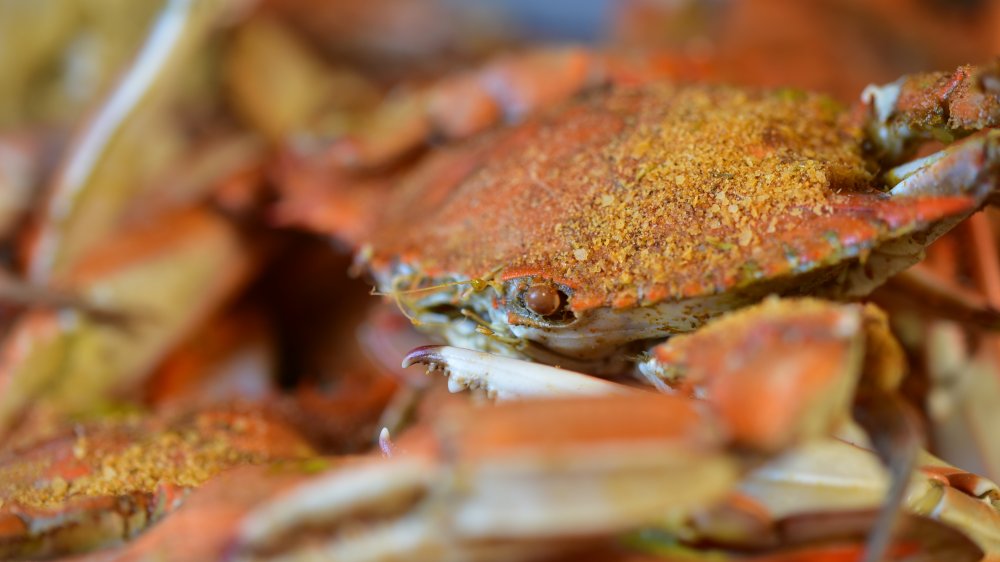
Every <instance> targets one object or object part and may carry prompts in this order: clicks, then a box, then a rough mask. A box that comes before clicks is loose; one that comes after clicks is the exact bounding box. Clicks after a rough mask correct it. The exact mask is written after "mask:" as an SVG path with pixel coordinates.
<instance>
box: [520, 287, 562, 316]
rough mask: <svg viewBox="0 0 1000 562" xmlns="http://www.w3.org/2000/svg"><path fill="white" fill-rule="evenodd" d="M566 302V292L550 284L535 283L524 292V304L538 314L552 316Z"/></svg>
mask: <svg viewBox="0 0 1000 562" xmlns="http://www.w3.org/2000/svg"><path fill="white" fill-rule="evenodd" d="M565 304H566V294H565V293H563V292H562V291H560V290H559V289H557V288H555V287H553V286H552V285H546V284H543V283H535V284H534V285H532V286H530V287H528V290H527V291H525V292H524V306H526V307H528V310H530V311H532V312H534V313H535V314H538V315H539V316H552V315H553V314H555V313H557V312H559V311H560V310H561V309H562V307H563V306H565Z"/></svg>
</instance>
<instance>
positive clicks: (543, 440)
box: [231, 393, 737, 561]
mask: <svg viewBox="0 0 1000 562" xmlns="http://www.w3.org/2000/svg"><path fill="white" fill-rule="evenodd" d="M433 429H434V435H435V438H436V439H435V443H434V444H433V445H432V446H431V447H429V448H428V449H430V450H419V451H413V450H410V451H409V452H403V453H402V454H400V455H394V456H393V457H392V458H391V459H380V460H372V461H369V462H364V463H359V464H354V465H350V466H347V467H339V468H338V469H336V470H334V471H331V472H330V473H327V474H325V475H322V476H320V477H318V478H314V479H312V480H311V481H309V482H307V483H305V484H304V485H302V486H300V487H298V488H296V489H293V490H291V491H289V492H288V493H286V494H283V495H281V496H279V497H276V498H274V499H273V500H271V501H269V502H266V503H265V504H264V505H261V506H260V508H259V509H257V510H256V511H255V512H254V513H252V514H250V516H249V517H247V518H246V519H245V520H244V521H243V524H242V525H241V526H240V528H239V531H238V534H237V537H236V539H235V541H234V543H233V548H232V550H231V553H232V554H233V559H237V560H258V559H273V558H272V557H274V556H275V554H277V553H280V556H278V558H280V559H282V560H312V559H323V560H326V559H335V560H352V561H360V560H456V561H458V560H462V561H470V560H472V561H484V560H528V559H537V558H538V557H539V556H540V555H546V554H551V553H553V552H558V551H561V550H567V549H570V550H571V549H573V548H579V546H578V544H586V541H588V540H591V539H593V538H599V537H607V536H611V535H614V534H615V533H619V532H622V531H624V530H627V529H630V528H634V527H636V526H638V525H641V524H643V523H645V522H648V521H653V520H657V519H660V518H662V517H663V514H665V513H676V514H682V515H683V514H685V513H688V512H691V511H693V510H695V509H699V508H700V507H702V506H704V505H709V504H711V503H713V502H714V501H716V500H718V499H719V498H721V497H722V495H724V494H725V493H726V491H727V490H729V489H731V487H732V485H733V484H734V483H735V478H736V475H737V472H736V463H735V462H734V459H733V458H732V455H730V454H728V453H726V452H725V451H724V450H723V449H722V448H721V447H720V445H721V440H720V439H721V434H720V433H719V432H718V431H717V429H716V428H715V427H714V424H713V423H712V419H711V417H710V415H708V413H707V412H706V411H705V410H704V409H702V408H700V407H698V405H697V404H696V403H694V402H693V401H690V400H685V399H681V398H677V397H670V396H662V395H657V394H652V393H647V394H633V395H631V396H617V397H598V398H593V397H589V398H564V399H561V400H530V401H524V402H507V403H504V404H498V405H497V406H495V407H492V408H489V409H486V410H482V409H469V408H465V407H460V408H452V409H446V410H445V411H443V412H442V416H441V417H440V419H438V420H436V423H435V424H434V428H433ZM442 453H443V454H442ZM359 517H363V518H364V521H365V523H364V526H363V531H362V532H359V530H360V529H359V528H358V525H357V523H356V521H357V520H358V518H359ZM303 526H305V527H307V528H309V529H312V530H314V531H315V530H323V531H324V533H323V535H322V536H324V537H327V538H326V539H321V540H316V537H317V535H316V534H315V533H312V534H310V533H306V536H305V537H304V539H305V540H304V541H303V540H301V539H302V533H301V529H302V527H303ZM581 541H583V542H582V543H581Z"/></svg>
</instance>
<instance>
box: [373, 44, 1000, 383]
mask: <svg viewBox="0 0 1000 562" xmlns="http://www.w3.org/2000/svg"><path fill="white" fill-rule="evenodd" d="M612 82H613V83H611V84H605V85H604V86H603V87H600V88H595V87H589V88H588V87H586V85H585V84H584V83H583V82H581V83H580V89H582V90H584V92H583V93H581V94H577V95H576V96H575V97H574V98H572V99H570V100H569V101H565V102H563V103H561V104H557V105H556V107H555V108H552V109H550V110H547V111H543V112H540V113H538V114H536V115H535V116H533V117H531V118H528V119H527V120H525V121H524V122H522V123H521V124H519V125H516V126H512V127H507V128H502V129H500V130H495V131H492V132H489V133H485V134H480V135H478V136H476V137H474V138H472V139H471V140H469V141H466V142H463V143H461V144H456V145H453V146H451V147H448V148H445V149H441V150H438V151H436V152H433V153H431V155H430V156H428V157H426V158H424V160H423V161H422V162H421V163H419V164H418V165H417V167H416V169H415V170H414V171H412V172H410V173H409V174H407V175H406V176H405V177H404V179H402V180H401V182H400V183H401V185H400V186H399V188H398V189H399V191H398V192H397V193H396V194H395V195H394V197H393V198H392V199H391V202H390V203H389V204H388V205H387V210H386V212H385V216H384V220H382V222H381V224H380V227H379V228H378V229H377V231H376V233H375V234H374V235H373V236H372V237H371V240H370V241H369V243H368V244H366V245H365V246H364V247H363V248H362V250H361V252H360V254H359V261H360V262H361V263H362V264H364V265H365V266H367V268H368V270H369V271H370V272H371V274H372V275H373V277H374V278H375V280H376V283H377V286H378V289H379V291H381V292H382V293H384V294H387V295H390V296H392V297H393V298H395V299H396V300H397V301H398V302H399V303H400V305H401V307H402V308H403V310H404V311H405V312H406V313H407V314H408V315H409V316H411V318H412V320H414V322H415V323H416V324H417V325H419V326H421V327H423V328H425V329H427V330H429V331H432V332H436V333H437V334H439V335H440V336H442V337H443V338H444V339H446V340H447V341H449V342H450V343H452V344H453V345H457V346H460V347H467V348H475V349H480V350H486V351H492V352H498V353H501V354H505V355H513V356H517V357H522V358H530V359H533V360H536V361H540V362H544V363H549V364H558V365H561V366H565V367H570V368H575V369H580V370H586V371H588V372H604V373H613V372H620V371H621V370H622V368H623V366H624V365H625V364H626V363H627V360H626V357H628V356H629V354H630V353H631V354H632V356H633V357H634V356H635V354H636V352H638V351H639V350H640V349H642V347H643V345H644V344H643V343H642V342H643V341H645V340H653V339H659V338H663V337H666V336H670V335H673V334H677V333H683V332H689V331H692V330H694V329H696V328H698V327H699V326H701V325H702V324H704V322H705V321H706V320H708V319H710V318H712V317H714V316H717V315H719V314H721V313H723V312H725V311H727V310H732V309H735V308H738V307H742V306H745V305H747V304H750V303H752V302H756V301H758V300H760V299H761V298H763V297H764V296H766V295H768V294H774V293H777V294H786V295H787V294H815V295H822V296H829V297H834V298H849V297H857V296H863V295H865V294H867V293H869V292H870V291H871V290H873V289H874V288H875V287H877V286H878V285H879V284H881V283H882V282H883V281H885V280H886V279H887V278H888V277H890V276H891V275H893V274H895V273H898V272H900V271H902V270H904V269H905V268H907V267H908V266H910V265H912V264H914V263H916V262H917V261H919V260H920V259H921V257H922V254H923V248H924V247H925V246H926V245H927V244H929V243H930V242H931V241H933V240H934V239H935V238H937V237H938V236H940V235H941V234H942V233H944V232H945V231H947V230H948V229H949V228H951V227H952V226H953V225H955V224H956V223H958V222H959V221H961V220H963V219H964V218H966V217H967V216H969V215H970V214H972V213H973V212H975V211H976V210H978V209H980V208H981V207H982V206H983V205H984V204H986V202H987V200H988V199H989V198H990V196H991V194H992V193H993V191H994V190H995V189H996V188H997V186H998V184H1000V131H996V130H993V129H991V128H992V127H995V126H997V124H998V123H1000V62H997V61H994V62H993V63H992V64H990V65H986V66H983V67H979V68H974V67H961V68H959V69H957V70H956V71H954V72H950V73H944V72H942V73H928V74H918V75H912V76H906V77H903V78H901V79H900V80H898V81H896V82H894V83H892V84H889V85H885V86H880V87H876V86H872V87H869V88H868V89H866V90H865V92H864V94H863V95H862V103H861V104H860V105H859V106H858V107H857V108H856V109H854V110H852V111H845V110H843V109H842V108H841V107H840V106H839V105H838V104H837V103H836V102H834V101H832V100H831V99H829V98H826V97H824V96H821V95H816V94H809V93H802V92H798V91H793V90H776V91H762V90H753V89H741V88H734V87H727V86H698V85H692V86H678V85H675V84H672V83H664V82H656V81H652V82H645V81H635V80H633V81H631V82H630V83H616V82H614V81H612ZM956 138H961V140H959V141H957V142H954V143H952V144H950V145H949V146H947V147H946V148H944V149H943V150H940V151H938V152H935V153H932V154H930V155H926V156H921V157H919V158H916V159H913V157H914V155H916V154H917V151H918V150H919V149H920V148H921V147H922V146H924V145H925V144H926V141H928V140H937V141H944V142H948V141H950V140H952V139H956Z"/></svg>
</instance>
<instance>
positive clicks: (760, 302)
mask: <svg viewBox="0 0 1000 562" xmlns="http://www.w3.org/2000/svg"><path fill="white" fill-rule="evenodd" d="M279 5H280V3H279ZM295 5H296V3H289V6H295ZM303 5H305V4H303ZM81 6H82V4H81ZM78 8H79V6H78ZM9 9H12V8H9ZM79 9H80V10H83V8H79ZM90 9H95V8H93V7H91V8H90ZM133 9H135V10H137V13H136V14H135V15H136V17H145V18H148V21H150V22H151V23H150V29H151V30H152V31H151V32H150V33H149V35H148V36H147V37H145V38H142V39H141V44H139V45H137V46H136V47H137V53H138V54H137V55H136V58H135V60H134V61H132V62H131V63H129V64H128V65H127V66H126V67H125V69H124V71H123V73H122V74H121V77H120V79H119V81H118V82H117V83H114V82H112V81H110V78H107V77H108V76H110V75H111V74H112V73H111V72H110V71H108V70H107V69H103V70H101V67H99V66H98V67H95V68H98V71H95V72H97V73H98V74H101V73H102V72H103V73H104V74H103V75H104V78H102V80H105V81H106V84H105V85H104V86H101V87H98V86H94V92H93V96H94V98H93V100H92V101H91V103H93V104H94V105H93V107H95V109H93V110H92V111H91V112H90V113H88V115H87V116H86V117H85V118H84V119H83V120H82V121H81V122H79V123H77V124H75V125H74V126H72V127H69V126H66V125H63V126H62V128H60V126H53V127H51V128H48V129H37V128H36V129H25V130H20V131H17V132H4V133H2V134H0V237H2V240H0V242H2V244H3V252H4V253H3V255H2V256H0V258H2V259H3V266H4V268H5V269H4V270H3V271H5V273H3V274H2V275H0V301H2V303H3V304H2V306H3V308H2V309H0V313H3V316H2V317H0V330H2V332H0V335H2V339H0V558H3V559H5V560H6V559H24V560H28V559H39V558H60V557H66V558H67V559H72V560H76V561H85V560H86V561H90V562H96V561H111V560H116V561H124V560H233V561H235V560H288V561H291V560H337V561H341V560H350V561H366V560H371V561H375V560H428V561H439V560H455V561H465V560H469V561H479V560H483V561H486V560H505V561H506V560H581V559H583V560H617V561H622V562H624V561H632V562H638V561H650V562H653V561H657V560H659V561H670V560H678V561H680V560H726V561H729V560H731V561H739V560H756V561H759V562H782V561H783V562H791V561H796V560H828V561H831V562H833V561H848V560H852V561H853V560H865V561H869V562H876V561H879V560H900V561H902V560H906V561H911V562H912V561H918V560H927V561H933V560H955V561H964V560H968V561H977V560H986V559H993V558H996V559H1000V487H998V486H997V484H995V483H994V482H992V481H991V480H990V479H989V478H987V475H991V474H998V472H997V471H998V470H1000V445H998V444H996V443H993V442H992V441H993V440H994V438H993V436H992V433H991V430H992V428H993V427H996V423H993V424H992V425H991V424H990V421H991V420H992V421H994V422H995V421H996V419H995V418H996V414H995V412H997V411H1000V409H998V408H1000V384H998V381H1000V357H997V356H996V353H997V352H1000V344H998V340H996V337H997V336H995V335H994V334H993V333H992V332H995V331H996V330H997V329H998V328H1000V312H998V310H1000V263H998V260H1000V250H998V248H997V236H996V235H995V234H994V232H993V231H992V224H991V222H990V219H989V218H988V217H987V215H986V214H984V213H979V211H981V210H983V209H984V207H987V206H988V205H989V204H990V203H991V202H993V201H995V200H997V196H996V193H997V192H998V190H1000V58H998V59H994V60H991V61H986V62H983V63H981V64H979V65H966V66H961V67H958V68H957V69H951V70H946V71H930V72H924V73H918V74H909V75H905V76H903V77H901V78H899V79H898V80H896V81H895V82H892V83H889V84H885V85H881V86H877V85H872V86H869V87H868V88H866V89H864V91H863V92H860V93H859V96H858V97H859V99H858V102H857V103H856V104H854V105H853V106H850V107H845V106H843V105H842V104H840V103H839V102H837V101H835V100H834V99H833V98H831V97H828V96H826V95H822V94H816V93H808V92H805V91H800V90H797V89H791V88H781V89H768V88H762V87H756V86H751V85H748V86H736V85H724V84H722V83H721V82H723V81H727V80H725V79H726V78H728V76H726V75H725V74H724V73H723V75H722V76H717V75H715V74H713V73H712V71H711V70H710V69H708V68H707V67H706V66H705V65H704V64H703V61H702V62H699V63H694V62H691V61H690V60H686V59H682V58H681V57H674V56H667V55H662V54H661V55H657V56H650V55H648V54H647V55H644V56H637V55H630V56H625V55H623V54H622V53H610V52H605V51H592V50H586V49H582V48H576V47H566V48H549V49H545V50H538V51H523V52H519V53H517V54H508V55H505V56H500V57H495V58H487V59H486V60H485V61H482V62H477V63H470V64H466V65H464V66H463V68H461V69H458V70H455V69H451V68H449V69H447V71H444V72H437V73H428V76H425V77H423V78H422V79H420V80H414V81H413V85H411V86H409V87H406V88H398V89H395V90H392V91H391V92H389V93H385V91H386V87H385V83H388V82H392V80H390V79H389V78H386V77H381V78H379V79H375V78H371V77H366V76H364V75H363V74H361V73H359V72H356V71H355V70H352V69H350V68H347V67H344V66H338V65H335V64H334V63H332V62H331V61H330V60H328V59H323V58H321V57H319V56H317V55H316V54H315V53H313V52H312V51H310V49H309V46H308V44H307V43H306V42H305V41H303V40H302V38H301V37H299V36H297V35H296V34H295V33H293V32H291V31H290V29H291V28H290V27H289V26H288V25H287V24H286V23H282V22H284V21H287V20H282V19H281V18H278V17H276V16H275V13H279V14H280V13H282V12H281V10H282V9H286V10H288V12H287V13H285V14H284V17H286V18H292V19H294V16H295V13H296V12H295V8H294V7H285V8H276V7H274V6H271V5H270V4H267V3H265V5H264V7H263V8H261V10H260V11H254V10H251V9H250V8H248V7H247V6H246V5H241V4H240V3H224V2H197V1H184V0H171V1H167V2H165V3H164V4H163V6H162V7H161V8H160V10H159V11H158V12H156V11H154V10H150V9H148V8H147V9H145V11H146V12H148V13H143V14H139V13H138V12H142V11H143V9H140V8H133ZM309 9H310V10H315V9H316V8H315V6H312V5H311V4H310V5H309ZM24 10H25V12H24V13H23V14H20V17H31V14H30V13H29V12H30V10H28V9H26V8H25V9H24ZM81 14H82V12H81ZM309 14H312V12H311V11H310V12H309ZM0 15H2V12H0ZM66 17H67V18H69V17H70V16H66ZM74 17H78V19H79V21H85V20H87V18H88V17H96V16H94V14H92V13H91V14H90V15H89V16H86V14H84V15H80V14H77V16H74ZM317 18H318V19H322V18H319V16H317ZM3 21H4V20H3V18H2V17H0V31H2V26H3V23H2V22H3ZM7 21H10V20H7ZM77 25H82V24H79V22H76V23H73V22H68V23H67V22H62V23H58V25H57V24H56V23H52V24H51V26H52V27H51V29H49V32H50V35H49V37H50V39H51V40H50V43H51V45H50V46H49V47H45V48H43V47H37V49H36V50H35V51H31V52H28V53H27V54H26V55H25V58H26V61H27V62H25V63H24V65H25V67H26V70H24V71H23V75H24V76H36V75H37V72H36V71H37V69H38V68H47V67H48V66H52V65H53V64H55V63H54V61H53V58H52V57H57V56H62V55H59V53H62V52H64V50H63V49H62V47H65V45H68V44H71V43H73V42H74V41H79V40H80V37H81V36H86V33H85V30H83V28H81V27H74V26H77ZM317 25H320V24H319V23H317ZM47 29H48V28H47ZM109 33H110V32H109ZM2 37H3V34H2V33H0V42H2V40H3V39H2ZM102 37H104V39H102V40H109V41H110V39H108V38H113V37H114V34H113V33H110V34H108V35H104V36H102ZM60 41H62V43H60ZM123 41H125V39H123ZM136 41H139V39H136ZM25 44H26V45H27V44H28V43H25ZM40 44H41V43H38V45H40ZM32 45H35V44H32ZM36 46H37V45H36ZM0 50H2V46H0ZM205 52H207V53H209V54H208V55H204V53H205ZM29 55H31V56H29ZM33 56H34V57H36V58H37V60H35V58H32V57H33ZM32 65H34V66H32ZM220 68H221V69H222V70H221V74H222V75H223V76H224V78H223V79H220V78H219V76H218V75H219V74H220V72H219V69H220ZM15 70H16V69H15ZM10 73H12V74H16V72H15V71H14V70H11V71H10ZM95 76H96V75H95ZM275 76H277V78H275ZM92 78H93V77H92ZM179 78H183V79H179ZM695 78H697V79H699V80H700V81H696V80H695ZM2 79H5V76H4V75H0V80H2ZM67 80H69V79H67ZM94 80H97V78H94ZM97 81H98V82H100V80H97ZM15 82H17V81H16V80H15ZM22 82H24V83H25V84H27V83H28V82H29V80H28V79H27V78H24V79H23V80H22ZM17 83H20V82H17ZM57 86H58V87H57ZM33 87H35V88H42V86H39V85H38V84H35V85H34V86H33ZM44 87H45V88H49V89H48V90H44V91H46V92H49V94H48V95H47V96H46V99H49V98H50V97H52V96H53V95H54V94H52V92H59V91H62V90H61V86H60V85H51V84H49V85H46V86H44ZM105 90H106V91H105ZM30 91H31V90H30V88H28V87H27V86H25V88H24V92H28V93H26V94H24V96H23V99H17V100H14V101H10V100H6V102H9V103H6V104H5V105H0V120H2V119H3V118H4V115H3V112H4V111H6V109H7V106H8V105H11V107H13V106H14V105H16V103H20V104H21V106H19V107H18V108H17V109H16V111H21V112H26V111H29V110H31V111H36V110H37V111H39V112H41V114H43V115H45V116H46V117H49V118H52V120H53V122H57V121H58V120H57V119H55V117H53V116H52V115H50V114H48V113H45V112H46V111H48V110H47V109H45V107H44V104H39V105H33V104H34V103H35V101H34V100H32V99H31V97H32V96H31V95H30ZM38 91H42V90H38ZM11 95H12V96H13V95H14V94H11ZM11 99H12V100H13V99H14V98H13V97H12V98H11ZM53 99H54V98H53ZM15 102H16V103H15ZM66 103H68V102H66ZM60 107H61V106H60ZM220 108H225V109H224V110H223V109H220ZM16 111H15V113H16ZM213 112H214V113H219V112H221V113H223V114H224V116H223V117H219V116H218V115H215V114H214V113H213ZM0 122H2V121H0ZM194 123H197V124H194ZM152 135H156V138H157V139H158V142H157V143H151V142H147V141H148V139H149V138H152ZM154 145H155V146H154ZM39 186H41V187H39ZM136 186H142V187H141V188H137V187H136ZM43 187H44V189H43ZM36 194H41V195H38V196H37V197H36ZM953 229H954V230H953ZM952 230H953V232H952V233H950V234H948V235H947V236H945V234H946V233H948V232H949V231H952ZM304 232H309V233H310V234H304ZM317 234H319V235H320V236H321V237H322V238H323V239H324V240H329V239H332V240H334V241H335V244H336V245H337V246H338V247H340V248H348V249H349V250H350V254H351V257H350V258H345V257H343V255H341V256H340V257H330V255H331V251H330V250H329V248H328V247H326V246H327V245H326V243H325V242H324V243H317V242H316V239H317V238H318V237H317V236H316V235H317ZM942 236H945V237H944V238H942V239H941V240H940V241H938V242H937V244H935V245H934V246H932V247H930V246H931V244H932V243H933V242H935V241H936V240H937V239H938V238H939V237H942ZM306 240H308V241H306ZM929 247H930V248H929ZM963 248H967V249H969V250H968V251H967V252H963ZM925 257H927V258H928V259H926V260H924V258H925ZM921 260H924V261H921ZM918 262H920V263H919V265H918ZM348 269H350V270H351V271H352V272H353V273H354V274H355V276H360V277H362V278H364V279H366V280H371V281H372V283H373V284H374V285H375V289H374V291H373V292H374V293H376V294H377V295H379V296H380V298H375V297H368V296H366V295H364V292H365V290H364V289H362V291H361V292H360V293H359V292H358V291H357V285H356V284H352V282H350V281H347V280H346V279H344V278H343V277H344V276H343V273H344V272H346V271H347V270H348ZM6 271H9V273H6ZM331 272H332V273H331ZM970 286H978V287H979V288H980V289H981V292H977V290H975V289H972V288H970ZM274 295H278V296H274ZM261 301H263V302H267V303H268V304H266V305H261V304H260V302H261ZM369 302H371V303H374V304H372V305H369ZM880 306H881V308H880ZM358 325H360V326H361V327H360V328H358V327H357V326H358ZM414 328H415V330H414ZM289 342H291V343H289ZM303 342H305V343H303ZM331 342H336V343H335V345H334V344H331ZM303 349H309V350H310V351H309V352H308V353H300V352H301V350H303ZM289 350H290V351H289ZM918 355H921V356H920V357H916V356H918ZM400 363H401V364H402V366H400ZM414 365H420V366H424V367H426V371H427V372H428V373H430V375H426V374H425V373H424V372H423V370H415V369H409V367H412V366H414ZM289 371H298V372H305V373H308V374H306V375H302V376H296V377H292V378H291V379H289V380H277V379H278V377H277V375H276V373H279V372H286V373H287V372H289ZM437 372H440V373H443V375H444V376H443V377H441V376H436V375H434V374H433V373H437ZM960 373H961V374H960ZM928 388H929V389H930V390H928ZM991 412H992V413H991ZM928 426H930V429H928ZM928 436H930V437H932V440H933V445H934V446H935V448H934V451H935V452H938V453H940V454H941V455H942V456H945V457H948V458H949V459H960V460H962V461H963V462H959V463H957V464H962V465H963V467H964V468H968V469H974V470H976V471H978V472H984V473H988V474H987V475H978V474H975V473H973V472H969V471H967V470H965V469H963V468H959V467H957V466H953V465H952V464H950V463H949V462H946V461H945V460H942V458H938V456H935V455H934V454H932V453H931V452H929V450H928V444H927V442H926V441H927V440H928ZM969 442H976V443H977V444H978V445H981V446H980V447H977V448H974V450H973V451H972V452H969V450H967V449H966V448H963V447H962V444H965V443H969ZM965 461H967V462H968V463H969V466H965Z"/></svg>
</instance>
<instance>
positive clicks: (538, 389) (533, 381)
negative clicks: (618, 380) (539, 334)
mask: <svg viewBox="0 0 1000 562" xmlns="http://www.w3.org/2000/svg"><path fill="white" fill-rule="evenodd" d="M416 364H421V365H427V366H428V368H429V370H432V371H433V370H440V371H443V372H444V374H445V375H446V376H447V377H448V389H449V390H451V391H452V392H460V391H462V390H465V389H477V388H480V389H483V390H485V391H486V393H487V395H488V396H489V397H491V398H496V399H497V400H513V399H519V398H540V397H558V396H587V395H606V394H625V393H630V392H634V391H633V390H631V389H630V388H628V387H626V386H622V385H620V384H615V383H612V382H608V381H605V380H603V379H598V378H595V377H590V376H587V375H582V374H579V373H574V372H572V371H566V370H563V369H559V368H556V367H549V366H547V365H542V364H541V363H531V362H528V361H522V360H520V359H512V358H510V357H503V356H500V355H495V354H492V353H484V352H481V351H473V350H470V349H462V348H459V347H450V346H446V345H427V346H423V347H418V348H416V349H414V350H413V351H411V352H410V353H409V354H408V355H407V356H406V357H405V358H404V359H403V368H406V367H409V366H411V365H416Z"/></svg>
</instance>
